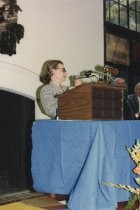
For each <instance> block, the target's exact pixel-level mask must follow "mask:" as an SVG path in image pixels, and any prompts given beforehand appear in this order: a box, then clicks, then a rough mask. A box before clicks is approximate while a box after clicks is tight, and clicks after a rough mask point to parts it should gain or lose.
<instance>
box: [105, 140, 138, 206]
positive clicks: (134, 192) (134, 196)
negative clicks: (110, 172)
mask: <svg viewBox="0 0 140 210" xmlns="http://www.w3.org/2000/svg"><path fill="white" fill-rule="evenodd" d="M126 150H127V151H128V153H129V155H130V157H131V159H132V160H133V161H134V163H135V165H136V166H135V168H134V169H133V173H135V174H136V175H138V176H139V177H137V178H134V180H135V182H136V183H137V184H138V186H140V139H136V143H135V144H134V145H133V147H132V148H129V147H127V146H126ZM104 184H105V185H107V186H111V187H115V188H120V189H123V190H127V191H129V192H130V193H131V197H130V198H129V200H128V203H127V206H126V207H125V209H127V210H128V209H129V210H130V209H133V207H134V206H135V203H136V201H140V187H138V188H134V187H131V186H130V185H122V184H113V183H104ZM138 209H140V202H139V208H138ZM138 209H137V210H138Z"/></svg>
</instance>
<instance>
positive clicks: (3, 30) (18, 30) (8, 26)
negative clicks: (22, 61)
mask: <svg viewBox="0 0 140 210" xmlns="http://www.w3.org/2000/svg"><path fill="white" fill-rule="evenodd" d="M19 11H22V10H21V8H20V7H19V6H18V5H17V0H0V53H1V54H7V55H9V56H11V55H13V54H16V44H17V43H19V42H20V40H21V39H22V38H23V37H24V27H23V26H22V25H21V24H18V23H17V20H18V12H19Z"/></svg>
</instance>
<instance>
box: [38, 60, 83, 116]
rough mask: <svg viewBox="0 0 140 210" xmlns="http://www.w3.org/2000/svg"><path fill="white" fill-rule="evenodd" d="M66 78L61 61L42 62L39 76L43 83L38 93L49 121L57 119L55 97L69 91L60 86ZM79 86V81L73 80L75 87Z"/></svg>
mask: <svg viewBox="0 0 140 210" xmlns="http://www.w3.org/2000/svg"><path fill="white" fill-rule="evenodd" d="M66 77H67V72H66V69H65V67H64V63H63V62H62V61H60V60H47V61H45V62H44V64H43V66H42V69H41V74H40V81H41V82H42V83H43V86H42V87H41V89H40V91H39V92H40V93H39V95H40V96H39V98H40V102H41V105H42V107H43V109H44V113H45V114H46V115H48V116H49V117H50V118H51V119H56V117H57V110H58V103H57V95H59V94H61V93H63V92H65V91H67V90H68V89H69V87H68V86H65V85H63V84H62V83H63V82H64V81H65V80H66ZM81 84H82V80H81V79H76V80H75V86H78V85H81Z"/></svg>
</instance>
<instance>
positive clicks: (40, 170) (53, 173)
mask: <svg viewBox="0 0 140 210" xmlns="http://www.w3.org/2000/svg"><path fill="white" fill-rule="evenodd" d="M137 138H140V121H80V120H79V121H78V120H77V121H64V120H62V121H61V120H58V121H55V120H38V121H35V122H34V124H33V127H32V144H33V148H32V176H33V187H34V189H35V190H36V191H38V192H46V193H58V194H69V195H70V199H69V202H68V207H69V209H71V210H115V209H116V206H117V202H120V201H126V200H128V197H129V193H128V192H127V191H124V190H121V189H115V188H113V187H108V186H106V185H104V184H103V182H112V183H120V184H131V185H135V184H134V181H133V177H134V176H135V175H134V174H133V173H132V172H131V169H132V167H133V161H132V160H131V158H130V157H129V154H128V152H127V151H126V149H125V145H127V146H129V147H132V145H134V143H135V139H137Z"/></svg>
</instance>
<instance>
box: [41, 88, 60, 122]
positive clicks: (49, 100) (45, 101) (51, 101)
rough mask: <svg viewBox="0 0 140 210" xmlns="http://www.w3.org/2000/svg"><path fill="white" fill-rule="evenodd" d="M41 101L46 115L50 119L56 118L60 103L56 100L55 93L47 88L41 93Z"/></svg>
mask: <svg viewBox="0 0 140 210" xmlns="http://www.w3.org/2000/svg"><path fill="white" fill-rule="evenodd" d="M40 100H41V103H42V106H43V108H44V110H45V113H46V114H47V115H48V116H49V117H51V118H55V117H56V109H57V108H58V103H57V98H55V96H54V95H53V93H52V92H51V91H50V90H49V89H47V88H42V90H41V91H40Z"/></svg>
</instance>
